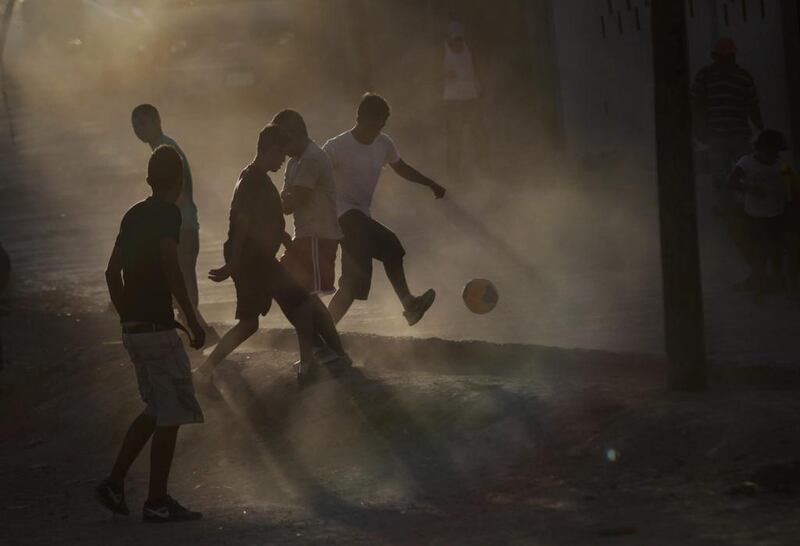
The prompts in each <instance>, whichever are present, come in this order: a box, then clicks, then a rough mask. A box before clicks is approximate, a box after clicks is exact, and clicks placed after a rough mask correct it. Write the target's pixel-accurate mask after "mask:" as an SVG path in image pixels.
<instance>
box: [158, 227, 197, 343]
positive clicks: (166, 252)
mask: <svg viewBox="0 0 800 546" xmlns="http://www.w3.org/2000/svg"><path fill="white" fill-rule="evenodd" d="M159 250H160V252H161V263H162V265H163V267H164V275H165V276H166V277H167V283H169V288H170V291H171V292H172V295H173V296H175V299H176V300H178V305H180V307H181V310H182V311H183V315H184V316H185V317H186V320H187V321H188V323H189V324H188V326H189V329H190V330H191V331H192V337H193V339H192V341H191V345H192V347H194V348H195V349H200V348H202V347H203V344H204V343H205V338H206V333H205V331H204V330H203V328H202V327H201V326H200V323H199V322H198V321H197V315H196V314H195V310H194V306H193V305H192V303H191V301H190V300H189V293H188V292H187V291H186V283H185V282H184V280H183V274H182V273H181V266H180V264H179V263H178V243H177V241H175V239H173V238H172V237H164V238H163V239H161V241H159Z"/></svg>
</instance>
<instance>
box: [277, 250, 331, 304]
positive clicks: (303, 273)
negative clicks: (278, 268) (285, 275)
mask: <svg viewBox="0 0 800 546" xmlns="http://www.w3.org/2000/svg"><path fill="white" fill-rule="evenodd" d="M338 250H339V241H337V240H334V239H320V238H319V237H298V238H296V239H294V240H293V241H292V246H291V247H290V248H289V249H287V250H286V252H285V253H284V255H283V257H281V264H282V265H283V266H284V267H285V268H286V270H287V271H288V272H289V274H290V275H291V276H292V278H293V279H294V280H295V282H297V284H299V285H300V286H302V287H303V288H305V289H306V290H307V291H308V292H310V293H311V294H318V295H319V294H331V293H333V291H334V286H333V284H334V280H335V279H336V252H337V251H338Z"/></svg>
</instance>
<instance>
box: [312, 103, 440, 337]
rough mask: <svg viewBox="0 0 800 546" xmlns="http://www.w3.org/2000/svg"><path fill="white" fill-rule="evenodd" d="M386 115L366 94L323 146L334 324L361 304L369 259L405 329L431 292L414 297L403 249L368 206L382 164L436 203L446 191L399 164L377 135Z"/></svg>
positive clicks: (369, 269) (368, 281) (386, 108)
mask: <svg viewBox="0 0 800 546" xmlns="http://www.w3.org/2000/svg"><path fill="white" fill-rule="evenodd" d="M390 113H391V111H390V109H389V104H388V103H387V102H386V100H385V99H384V98H383V97H381V96H379V95H376V94H373V93H366V94H365V95H364V96H363V97H362V98H361V103H360V104H359V106H358V114H357V118H356V125H355V127H353V128H352V129H351V130H349V131H347V132H345V133H342V134H341V135H339V136H336V137H334V138H332V139H330V140H329V141H328V142H326V143H325V145H324V146H323V150H325V152H327V154H328V157H330V159H331V163H332V164H333V172H334V177H335V180H336V201H337V206H338V212H339V226H340V227H341V229H342V233H343V235H344V238H343V240H342V277H341V279H340V280H339V290H338V291H337V292H336V294H335V295H334V296H333V299H332V300H331V302H330V305H329V307H328V308H329V310H330V312H331V315H332V316H333V320H334V322H337V323H338V322H339V320H341V318H342V317H343V316H344V315H345V313H347V310H348V309H349V308H350V306H351V305H352V304H353V301H354V300H357V299H358V300H366V299H367V297H368V296H369V291H370V285H371V282H372V260H373V259H374V260H379V261H381V262H383V266H384V269H385V270H386V276H387V277H388V278H389V281H390V282H391V284H392V287H393V288H394V290H395V293H396V294H397V296H398V298H399V299H400V302H401V303H402V304H403V309H404V312H403V314H404V316H405V318H406V320H407V321H408V324H409V325H410V326H413V325H414V324H416V323H417V322H419V321H420V319H422V317H423V315H424V314H425V312H426V311H427V310H428V309H429V308H430V307H431V305H433V301H434V299H435V298H436V292H434V291H433V290H432V289H430V290H427V291H426V292H425V293H424V294H422V295H421V296H414V295H412V294H411V291H410V290H409V287H408V283H407V282H406V275H405V270H404V267H403V257H404V256H405V249H404V248H403V245H402V244H401V243H400V240H399V239H398V238H397V236H396V235H395V234H394V233H393V232H392V231H391V230H390V229H389V228H387V227H386V226H384V225H382V224H380V223H378V222H376V221H375V220H373V219H372V217H371V214H370V205H371V203H372V196H373V194H374V193H375V188H376V186H377V184H378V179H379V178H380V175H381V171H382V170H383V168H384V167H385V166H386V165H389V166H391V167H392V169H393V170H394V171H395V172H396V173H397V174H398V175H399V176H401V177H402V178H405V179H406V180H408V181H409V182H413V183H415V184H420V185H422V186H426V187H428V188H430V189H431V191H432V192H433V195H434V196H435V197H436V199H441V198H442V197H444V195H445V192H446V190H445V189H444V188H443V187H442V186H440V185H439V184H437V183H436V182H434V181H433V180H431V179H430V178H428V177H427V176H425V175H423V174H422V173H420V172H419V171H417V170H416V169H415V168H413V167H412V166H411V165H409V164H408V163H406V162H405V161H403V159H402V158H401V157H400V154H399V153H398V152H397V148H396V147H395V145H394V142H393V141H392V139H391V138H389V136H388V135H386V134H384V133H383V132H382V130H383V128H384V126H385V125H386V121H387V120H388V119H389V115H390Z"/></svg>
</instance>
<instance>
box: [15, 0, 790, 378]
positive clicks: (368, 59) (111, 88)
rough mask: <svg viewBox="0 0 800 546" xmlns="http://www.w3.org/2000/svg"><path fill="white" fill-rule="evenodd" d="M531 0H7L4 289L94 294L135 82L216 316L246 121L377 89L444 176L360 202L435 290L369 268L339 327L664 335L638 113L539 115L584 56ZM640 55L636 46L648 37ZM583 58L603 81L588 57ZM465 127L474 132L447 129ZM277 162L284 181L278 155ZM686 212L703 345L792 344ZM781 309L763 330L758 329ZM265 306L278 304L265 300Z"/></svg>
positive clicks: (653, 211)
mask: <svg viewBox="0 0 800 546" xmlns="http://www.w3.org/2000/svg"><path fill="white" fill-rule="evenodd" d="M534 4H536V5H539V4H542V5H544V3H532V2H516V1H511V0H501V1H496V2H491V3H487V2H477V1H476V2H471V1H465V2H455V1H450V2H447V1H435V0H431V1H424V0H407V1H403V2H398V1H391V2H390V1H386V2H375V1H373V2H361V1H357V0H352V1H351V0H334V1H322V0H261V1H256V0H228V1H218V0H193V1H189V0H185V1H179V0H162V1H155V0H151V1H135V0H129V1H125V0H119V1H111V0H106V1H101V0H25V1H24V2H22V3H21V4H19V5H18V6H17V8H16V13H15V15H14V19H13V21H12V32H11V35H10V38H9V43H8V47H7V51H6V55H5V59H6V74H7V79H6V87H7V91H8V109H7V111H6V113H4V116H3V121H4V122H5V125H6V127H0V130H2V131H8V130H9V128H8V122H11V124H12V125H13V131H14V134H15V144H14V146H13V147H12V148H11V150H12V151H7V152H5V153H6V157H5V158H4V159H3V163H4V165H3V167H2V168H3V170H4V176H3V178H2V180H0V184H2V185H3V186H5V188H6V189H7V190H8V192H17V193H20V194H21V195H22V194H24V198H23V197H22V196H20V197H19V198H18V199H17V201H16V202H15V204H14V206H13V207H12V206H10V205H6V206H3V208H2V219H0V229H1V230H2V231H0V237H2V240H3V242H4V244H5V245H6V247H7V249H8V250H9V251H10V252H11V253H12V257H14V260H15V263H16V264H17V267H16V281H15V283H16V288H17V289H18V290H42V289H54V288H58V289H68V290H72V291H75V292H76V293H80V294H82V295H85V296H87V297H89V298H91V299H92V300H93V301H94V302H95V303H96V304H97V305H98V306H105V305H106V302H107V295H106V292H105V286H104V282H103V275H102V271H103V270H104V267H105V260H106V259H107V255H108V253H109V252H110V249H111V246H112V244H113V240H114V237H115V236H116V233H117V229H118V222H119V219H120V218H121V216H122V214H123V213H124V211H125V210H126V209H127V207H128V206H130V204H132V203H133V202H135V201H136V200H138V199H141V198H143V197H144V196H146V195H147V187H146V185H145V183H144V171H145V167H146V161H147V157H148V155H149V149H148V147H147V146H146V145H144V144H142V143H141V142H139V141H138V140H137V139H136V138H135V137H134V135H133V133H132V131H131V129H130V123H129V115H130V110H131V109H132V107H133V106H135V105H136V104H138V103H141V102H151V103H153V104H155V105H156V106H157V107H158V108H159V109H160V111H161V114H162V121H163V127H164V131H165V133H166V134H168V135H170V136H171V137H173V138H175V139H176V140H177V141H178V142H179V143H180V145H181V146H182V148H183V149H184V151H185V152H186V154H187V156H188V159H189V161H190V164H191V166H192V171H193V175H194V184H195V199H196V202H197V204H198V207H199V211H200V223H201V247H202V250H201V256H200V263H199V267H198V272H199V275H198V276H199V277H200V278H201V279H202V281H201V287H200V289H201V305H202V307H203V308H204V311H205V312H206V314H207V316H209V317H210V318H211V319H212V320H217V321H228V322H230V321H231V320H232V319H233V301H234V294H233V287H232V285H231V284H229V283H226V284H223V285H214V284H213V283H211V282H210V281H207V280H206V279H205V271H207V270H208V269H209V268H210V267H213V266H216V265H219V264H220V263H221V259H222V256H221V245H222V243H223V241H224V238H225V234H226V231H227V212H228V205H229V201H230V196H231V192H232V190H233V185H234V183H235V181H236V178H237V175H238V173H239V171H240V170H241V169H242V168H243V167H244V166H245V165H246V164H247V163H248V162H249V160H250V159H251V158H252V156H253V155H254V148H255V139H256V135H257V133H258V130H259V129H260V128H261V127H262V126H263V125H264V124H265V123H267V122H268V121H269V119H270V118H271V117H272V116H273V115H274V113H276V112H277V111H278V110H280V109H282V108H285V107H292V108H296V109H298V110H299V111H300V112H301V113H303V115H304V116H305V118H306V121H307V124H308V126H309V130H310V133H311V136H312V138H313V139H315V140H316V141H317V142H318V143H320V144H322V143H323V142H324V141H325V140H327V139H328V138H330V137H331V136H334V135H336V134H339V133H341V132H343V131H345V130H347V129H349V128H350V127H351V125H352V123H353V118H354V110H355V106H356V104H357V101H358V97H359V96H360V95H361V94H362V93H363V92H364V91H367V90H373V91H377V92H379V93H381V94H383V95H384V96H386V98H387V99H388V100H389V101H390V103H391V104H392V108H393V115H392V117H391V119H390V121H389V124H388V126H387V129H386V131H387V133H389V134H390V135H391V136H392V137H393V138H394V140H395V142H396V143H397V145H398V147H399V149H400V152H401V155H402V156H403V158H404V159H406V161H408V162H409V163H411V164H412V165H414V166H416V167H418V168H419V169H420V170H421V171H423V172H424V173H426V174H429V175H430V176H431V177H433V178H434V179H436V180H437V181H438V182H440V183H441V184H443V185H444V186H445V187H447V188H448V190H449V193H448V196H447V198H446V199H445V200H444V201H440V202H436V201H434V200H433V197H432V195H431V194H430V193H429V192H428V191H427V190H425V189H423V188H420V187H417V186H413V185H410V184H406V183H404V182H403V181H401V180H400V179H398V178H397V177H396V176H394V174H393V173H389V172H387V173H385V174H384V178H383V182H382V184H381V185H380V186H379V190H378V192H377V195H376V199H375V203H374V207H373V213H374V216H375V217H376V218H378V219H379V220H381V221H382V222H384V223H386V224H387V225H388V226H389V227H391V228H392V229H394V230H395V231H396V232H397V233H398V235H399V236H400V238H401V240H402V241H403V243H404V245H405V246H406V248H407V250H408V258H407V269H408V273H409V280H410V283H411V286H412V290H415V291H417V292H421V291H422V290H423V289H425V288H427V287H434V288H436V289H437V291H438V294H439V295H438V300H437V304H436V305H435V307H434V308H433V309H432V311H431V312H430V313H429V315H427V316H426V318H425V320H424V321H423V322H422V323H420V324H419V325H418V326H416V327H415V328H414V329H411V328H409V327H407V326H406V325H405V321H404V319H403V318H402V315H401V309H400V306H399V304H398V303H397V301H396V299H395V297H394V295H393V294H392V293H391V290H390V288H389V287H388V283H387V282H386V280H385V277H384V275H383V274H382V272H381V271H380V269H379V268H377V267H376V275H375V278H374V283H373V284H374V292H373V294H374V295H373V297H372V298H371V299H370V301H369V302H367V303H360V304H357V305H356V306H354V308H353V309H352V311H351V312H350V314H349V315H348V316H347V317H346V318H345V319H344V321H343V322H342V323H341V329H343V330H353V331H361V332H371V333H380V334H387V335H400V336H407V335H414V336H440V337H445V338H452V339H465V338H474V339H484V340H490V341H498V342H523V343H536V344H543V345H557V346H569V347H583V348H599V349H609V350H619V351H636V352H647V353H657V354H659V353H661V351H662V348H663V347H662V340H661V337H662V317H661V301H660V298H661V277H660V264H659V247H658V232H657V226H658V217H657V204H656V201H655V195H656V192H655V190H656V188H655V177H654V172H653V165H652V163H651V161H650V160H649V157H650V156H649V153H650V151H651V149H652V134H651V133H650V132H649V131H650V129H651V125H650V123H649V122H648V121H647V120H643V119H642V120H639V121H640V122H639V123H637V124H634V125H633V126H631V127H628V128H624V132H625V134H626V135H627V138H629V139H630V140H628V141H626V140H623V139H621V138H622V137H620V136H619V135H617V136H616V137H613V136H612V137H611V139H609V136H608V134H607V133H606V134H605V136H604V135H603V134H600V135H599V136H598V137H597V138H599V139H600V140H601V141H603V142H616V141H617V140H614V139H620V140H618V141H619V142H630V141H635V142H636V143H637V146H636V147H631V146H626V145H620V146H615V147H614V148H615V149H614V150H613V151H610V150H608V149H606V148H603V147H600V146H595V148H597V153H595V154H575V153H574V152H575V148H576V146H575V145H574V144H570V142H571V140H570V135H572V136H573V137H574V134H575V132H574V124H572V125H570V126H567V127H566V128H567V129H570V127H571V130H572V133H570V132H569V131H566V134H565V126H561V125H559V124H558V123H555V122H554V119H555V118H556V117H557V114H558V113H559V112H561V113H562V114H564V113H565V112H570V114H569V116H572V117H573V118H574V117H575V116H576V115H578V116H579V112H580V111H581V108H584V109H586V108H589V106H587V105H586V104H585V103H584V102H583V101H585V100H586V99H585V97H586V94H585V93H584V94H582V95H581V94H580V93H576V92H575V90H576V89H578V88H574V89H571V90H570V89H567V90H563V89H562V90H561V91H560V93H556V90H557V88H558V87H559V85H562V86H563V84H564V82H569V81H570V80H569V78H567V77H565V76H564V75H563V73H564V71H567V72H568V71H569V70H573V71H574V70H575V69H580V65H576V64H575V63H574V60H575V59H576V58H579V57H580V55H581V51H583V55H584V56H585V58H587V59H588V58H589V52H590V49H589V48H590V44H591V42H589V41H586V42H580V41H575V42H574V43H573V49H572V50H570V51H566V53H565V49H564V47H561V49H559V50H558V51H555V49H554V48H555V46H556V45H559V44H563V43H564V42H565V38H564V36H565V34H564V33H565V32H568V31H569V29H567V28H565V27H563V26H557V25H554V24H553V20H549V21H545V20H544V18H543V17H541V15H542V13H538V12H537V9H540V8H537V7H535V5H534ZM597 4H598V5H600V4H602V5H603V6H605V4H606V3H605V2H600V3H597ZM634 4H637V5H638V4H639V3H638V2H635V3H634ZM592 5H594V4H592ZM559 6H560V7H559V8H558V9H559V10H561V11H559V12H558V13H556V15H558V19H556V22H558V21H561V20H566V19H568V16H569V15H570V13H568V12H569V10H573V11H574V13H572V15H576V16H577V14H578V13H579V11H580V6H578V5H576V4H575V3H572V4H570V5H569V6H567V5H566V4H559ZM570 6H571V7H570ZM591 9H594V8H591ZM551 15H552V14H551ZM453 17H457V18H459V19H461V20H463V21H464V23H465V24H466V27H467V41H468V43H469V44H470V46H471V48H472V49H473V51H474V52H475V53H476V54H477V55H478V56H479V57H480V60H481V61H482V62H481V68H482V73H483V80H484V85H485V98H484V109H485V116H486V127H487V131H488V133H489V138H490V142H491V146H492V150H491V157H492V162H491V167H490V168H488V169H483V170H481V169H479V168H478V167H477V165H476V164H475V163H474V161H473V160H472V158H471V157H470V154H469V153H465V154H464V155H465V173H466V174H465V176H464V177H463V178H462V179H459V180H453V179H448V178H447V177H446V176H445V169H444V163H445V161H444V150H445V134H444V119H443V112H442V110H441V101H440V94H441V91H440V81H439V79H438V74H439V64H440V61H441V57H442V47H443V40H444V35H445V29H446V25H447V22H448V21H449V20H450V19H451V18H453ZM593 30H594V29H593ZM559 33H560V34H559ZM566 36H567V37H568V36H569V34H566ZM638 39H639V40H645V42H646V39H645V38H644V37H640V38H638ZM581 44H583V45H581ZM633 45H635V44H633ZM581 47H583V48H584V49H583V50H581ZM565 55H566V56H565ZM570 55H571V56H570ZM639 56H640V57H641V61H642V62H643V63H645V65H643V66H646V62H647V60H646V58H645V57H646V55H644V53H642V52H641V51H640V55H639ZM637 58H638V57H637ZM559 63H560V64H559ZM584 66H589V67H590V68H591V70H593V71H594V72H597V74H598V77H599V78H602V77H603V74H602V73H601V72H602V70H603V68H602V66H598V65H597V64H589V65H584ZM559 71H561V72H559ZM645 72H646V71H645ZM557 74H561V75H560V76H557ZM606 79H608V78H606ZM615 81H616V80H614V79H608V82H607V86H606V88H604V89H605V91H604V93H605V92H606V91H608V92H612V94H613V90H614V89H613V86H614V85H615V83H614V82H615ZM616 85H618V86H619V90H620V93H622V92H623V90H624V91H625V92H628V93H633V95H634V96H636V97H639V102H638V103H637V104H643V105H647V104H649V103H650V101H651V97H650V95H649V93H650V92H651V88H649V87H648V85H647V82H646V81H644V82H634V83H633V84H632V83H631V82H626V81H616ZM582 97H583V98H582ZM8 111H10V112H11V115H10V117H9V116H8V115H7V112H8ZM635 111H636V109H635V108H633V107H632V108H631V112H635ZM569 116H567V117H569ZM580 119H583V118H580ZM583 123H588V122H587V121H586V120H585V119H584V120H583ZM471 146H472V141H471V140H470V137H469V136H468V140H467V142H466V143H465V149H466V150H471V149H472V148H471ZM590 148H591V146H590ZM590 151H591V150H590ZM273 181H274V182H275V183H276V184H277V185H278V186H279V187H280V185H281V183H282V173H278V174H276V175H275V176H274V177H273ZM20 184H24V190H23V189H21V187H20ZM7 194H8V195H11V194H12V193H7ZM704 214H705V213H704V212H703V211H701V228H702V229H703V230H704V242H703V244H704V269H705V279H704V281H705V287H706V296H707V300H708V301H707V314H708V323H709V327H708V336H709V345H710V348H711V352H712V355H713V356H715V357H718V358H719V359H725V360H741V359H752V358H753V355H757V356H758V358H760V359H762V360H763V359H767V360H770V361H774V362H780V363H790V362H793V361H794V356H793V355H794V351H793V344H792V343H791V341H790V340H791V339H793V338H794V335H795V332H796V326H797V325H796V320H797V319H795V318H794V315H796V313H794V312H793V310H794V305H793V304H788V303H785V302H782V301H781V302H775V303H770V304H769V306H768V307H767V308H760V309H759V308H755V307H754V306H753V305H752V304H751V302H750V301H749V300H748V299H746V298H745V297H742V298H739V297H738V295H736V296H734V295H732V294H730V292H729V290H728V287H729V285H730V284H732V283H733V282H735V281H737V280H740V278H741V277H743V276H744V275H745V274H746V273H747V272H746V270H745V269H744V267H743V266H741V265H740V264H738V263H737V262H736V260H735V258H734V256H733V253H732V252H731V251H730V249H727V248H726V247H725V245H724V244H723V243H720V242H719V237H718V235H719V234H718V232H717V231H715V230H716V228H715V227H714V225H713V222H711V220H709V221H708V222H707V223H704V222H706V221H705V220H703V218H702V217H703V216H704ZM474 277H487V278H489V279H492V280H493V281H494V282H495V283H496V284H497V286H498V289H499V292H500V305H499V306H498V307H497V309H496V310H495V311H494V312H493V313H492V314H490V315H487V316H482V317H479V316H476V315H472V314H469V313H468V311H467V310H466V309H465V308H464V306H463V304H462V302H461V299H460V293H461V289H462V287H463V285H464V283H465V282H467V281H468V280H469V279H471V278H474ZM776 309H777V310H776ZM776 313H779V314H780V315H781V317H782V318H781V319H780V320H779V321H778V326H777V328H773V327H772V325H771V324H768V325H767V326H764V324H767V323H769V321H770V320H772V319H771V317H773V316H775V315H776ZM744 316H747V317H750V318H751V319H753V318H754V319H755V322H757V323H758V324H759V326H757V327H755V328H754V327H752V326H751V325H750V324H749V323H748V322H749V321H743V320H742V319H741V318H740V317H744ZM762 318H763V320H761V319H762ZM266 324H268V325H275V324H284V323H283V319H282V318H281V317H278V316H277V314H273V315H271V316H270V317H269V318H268V320H267V321H266ZM765 355H766V356H765Z"/></svg>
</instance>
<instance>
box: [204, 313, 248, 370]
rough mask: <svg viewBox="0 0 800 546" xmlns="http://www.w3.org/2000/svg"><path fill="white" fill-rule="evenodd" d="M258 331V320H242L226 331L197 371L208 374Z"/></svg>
mask: <svg viewBox="0 0 800 546" xmlns="http://www.w3.org/2000/svg"><path fill="white" fill-rule="evenodd" d="M257 331H258V319H257V318H254V319H242V320H240V321H239V322H237V323H236V325H235V326H234V327H233V328H231V329H230V330H228V331H227V332H226V333H225V335H224V336H222V339H221V340H220V341H219V344H218V345H217V346H216V347H215V348H214V351H213V352H212V353H211V354H210V355H209V357H208V359H206V361H205V362H204V363H203V365H202V366H200V368H199V369H198V370H197V371H198V372H200V373H201V374H204V373H205V374H210V373H211V372H212V371H213V370H214V369H215V368H216V367H217V366H218V365H219V363H220V362H222V361H223V360H225V359H226V358H227V357H228V355H229V354H231V353H232V352H233V351H234V350H235V349H236V348H237V347H238V346H239V345H241V344H242V343H244V342H245V341H246V340H247V339H248V338H249V337H250V336H252V335H253V334H255V333H256V332H257Z"/></svg>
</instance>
